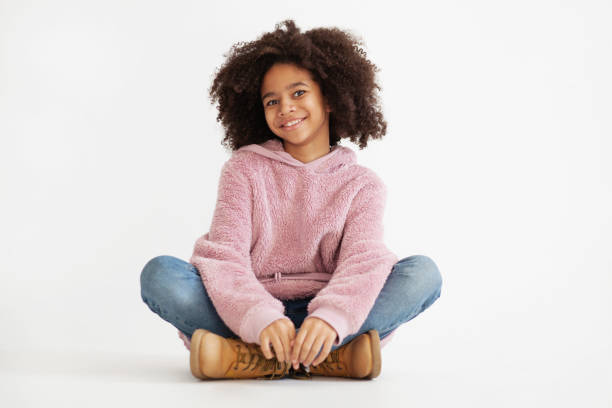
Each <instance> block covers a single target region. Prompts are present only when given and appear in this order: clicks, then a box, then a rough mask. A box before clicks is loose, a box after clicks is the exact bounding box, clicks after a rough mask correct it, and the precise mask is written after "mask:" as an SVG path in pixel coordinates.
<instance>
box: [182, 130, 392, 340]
mask: <svg viewBox="0 0 612 408" xmlns="http://www.w3.org/2000/svg"><path fill="white" fill-rule="evenodd" d="M385 199H386V187H385V185H384V183H383V182H382V180H381V179H380V178H379V177H378V176H377V175H376V174H375V173H374V171H372V170H370V169H368V168H367V167H364V166H361V165H359V164H357V160H356V154H355V152H354V151H353V150H352V149H350V148H348V147H344V146H339V145H338V146H334V147H333V149H332V150H331V151H330V152H329V153H328V154H326V155H325V156H322V157H320V158H318V159H316V160H314V161H311V162H309V163H302V162H300V161H299V160H297V159H295V158H293V157H292V156H291V155H290V154H289V153H287V152H286V151H285V150H284V148H283V144H282V142H281V141H280V140H278V139H270V140H268V141H267V142H264V143H261V144H259V145H258V144H251V145H248V146H243V147H242V148H240V149H238V150H236V151H235V152H233V154H232V156H231V157H230V158H229V159H228V160H227V161H226V162H225V164H224V165H223V168H222V170H221V175H220V180H219V185H218V192H217V203H216V207H215V211H214V214H213V218H212V223H211V226H210V230H209V232H208V233H206V234H204V235H203V236H202V237H200V238H199V239H198V240H197V241H196V243H195V246H194V250H193V255H192V256H191V258H190V260H189V262H190V263H191V264H193V265H194V266H195V267H196V268H197V269H198V271H199V272H200V275H201V277H202V282H203V284H204V286H205V288H206V291H207V292H208V295H209V296H210V299H211V301H212V303H213V305H214V306H215V309H216V310H217V313H218V314H219V316H220V317H221V319H222V320H223V321H224V322H225V324H226V325H227V326H228V327H229V328H230V329H231V330H232V331H233V332H234V333H236V334H238V336H240V338H241V339H242V340H243V341H245V342H247V343H256V344H260V342H259V334H260V333H261V331H262V330H263V329H264V328H265V327H266V326H268V325H269V324H270V323H272V322H274V321H275V320H277V319H282V318H285V319H288V317H286V316H285V314H284V306H283V303H282V302H281V300H280V299H296V298H302V297H306V296H315V295H316V296H315V297H314V298H313V299H312V300H311V301H310V303H309V305H308V316H316V317H318V318H320V319H323V320H325V321H326V322H327V323H328V324H329V325H331V326H332V327H333V328H334V329H335V330H336V333H337V335H338V336H337V338H336V341H335V343H334V344H335V345H339V344H340V343H341V342H342V341H343V339H344V338H345V337H346V336H348V335H350V334H353V333H356V332H357V331H358V330H359V328H360V327H361V325H362V324H363V322H364V321H365V319H366V318H367V316H368V313H369V311H370V309H371V308H372V306H373V305H374V302H375V300H376V298H377V297H378V294H379V292H380V290H381V289H382V287H383V285H384V283H385V281H386V279H387V277H388V276H389V274H390V273H391V268H392V267H393V265H394V264H395V263H396V262H397V261H398V258H397V257H396V256H395V255H394V254H393V253H392V252H391V251H389V250H388V249H387V247H386V246H385V244H384V242H383V222H382V221H383V213H384V207H385ZM389 338H390V336H388V337H387V338H385V340H388V339H389ZM385 343H386V342H385Z"/></svg>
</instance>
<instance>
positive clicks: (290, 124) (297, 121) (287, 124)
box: [283, 119, 302, 126]
mask: <svg viewBox="0 0 612 408" xmlns="http://www.w3.org/2000/svg"><path fill="white" fill-rule="evenodd" d="M301 120H302V119H298V120H294V121H293V122H288V123H285V124H284V125H283V126H293V125H295V124H296V123H299V122H300V121H301Z"/></svg>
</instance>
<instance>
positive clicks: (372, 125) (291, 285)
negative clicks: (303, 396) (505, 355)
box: [140, 20, 442, 378]
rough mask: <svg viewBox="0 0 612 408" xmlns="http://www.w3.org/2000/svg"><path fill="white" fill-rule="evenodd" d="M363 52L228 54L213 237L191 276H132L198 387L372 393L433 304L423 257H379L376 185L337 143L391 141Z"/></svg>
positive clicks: (164, 266) (214, 91) (277, 36)
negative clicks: (332, 388) (308, 376)
mask: <svg viewBox="0 0 612 408" xmlns="http://www.w3.org/2000/svg"><path fill="white" fill-rule="evenodd" d="M361 44H362V43H361V41H359V40H358V39H356V38H355V37H354V36H353V35H351V34H350V33H347V32H344V31H341V30H339V29H337V28H316V29H312V30H310V31H307V32H304V33H302V32H301V31H300V29H299V28H297V27H296V25H295V23H294V22H293V21H292V20H286V21H284V22H282V23H280V24H277V25H276V29H275V31H273V32H269V33H265V34H263V35H261V36H260V37H259V38H258V39H257V40H256V41H253V42H249V43H238V44H235V45H234V46H233V47H232V48H231V50H230V53H229V54H228V55H226V57H227V60H226V62H225V63H224V65H223V66H222V67H221V68H220V69H219V70H218V72H217V73H216V77H215V78H214V81H213V84H212V87H211V89H210V97H211V102H212V103H215V102H216V103H217V104H218V105H217V107H218V111H219V113H218V116H217V120H218V121H219V122H221V124H222V125H223V127H224V129H225V137H224V139H223V142H222V144H223V145H224V146H226V147H229V148H230V149H231V150H232V154H231V157H230V158H229V159H228V160H227V161H226V162H225V164H224V165H223V168H222V170H221V174H220V180H219V185H218V191H217V202H216V207H215V211H214V214H213V217H212V222H211V225H210V229H209V231H208V232H207V233H206V234H204V235H203V236H201V237H200V238H199V239H198V240H197V241H196V243H195V246H194V250H193V255H192V256H191V259H190V260H189V263H187V262H185V261H183V260H180V259H177V258H175V257H171V256H158V257H155V258H153V259H152V260H150V261H149V262H148V263H147V264H146V266H145V267H144V269H143V271H142V273H141V277H140V280H141V288H142V299H143V301H144V302H145V303H146V304H147V305H148V306H149V308H150V309H151V310H152V311H154V312H155V313H157V314H158V315H159V316H160V317H161V318H163V319H164V320H166V321H168V322H169V323H171V324H172V325H173V326H175V327H176V328H177V329H178V330H179V337H181V338H182V339H183V341H184V343H185V346H186V347H187V348H188V349H190V350H191V369H192V373H193V374H194V375H195V376H196V377H198V378H210V377H216V378H219V377H225V378H247V377H248V378H253V377H263V376H268V374H270V373H271V374H272V377H274V376H275V375H276V374H278V373H279V372H280V373H281V374H288V373H293V374H295V373H298V372H300V370H301V372H302V373H303V372H305V371H308V370H309V371H310V373H313V372H314V373H316V374H322V375H343V376H349V377H367V378H373V377H375V376H377V375H378V372H379V371H380V369H379V368H380V358H379V357H377V356H379V353H380V351H379V348H380V347H381V346H384V345H385V344H386V342H388V341H389V339H390V338H391V335H392V334H393V333H394V331H395V329H397V327H398V326H400V325H401V324H402V323H405V322H407V321H409V320H411V319H412V318H414V317H415V316H416V315H418V314H419V313H421V312H422V311H423V310H425V309H427V308H428V307H429V306H430V305H431V304H432V303H433V302H434V301H435V300H436V299H437V298H438V297H439V296H440V290H441V285H442V280H441V276H440V273H439V271H438V268H437V267H436V265H435V263H434V262H433V261H432V260H431V259H430V258H428V257H426V256H422V255H417V256H410V257H407V258H403V259H401V260H399V259H398V257H397V256H396V255H394V254H393V253H392V252H390V251H389V250H388V249H387V247H386V246H385V244H384V242H383V223H382V221H383V213H384V206H385V199H386V187H385V184H384V183H383V181H382V180H381V179H380V178H379V177H378V176H377V174H376V173H375V172H374V171H372V170H371V169H369V168H367V167H364V166H362V165H359V164H357V160H356V154H355V152H354V151H353V150H352V149H350V148H348V147H345V146H341V145H339V144H338V143H339V142H340V140H341V139H349V140H351V141H352V142H354V143H356V144H358V145H359V148H360V149H363V148H364V147H366V146H367V144H368V142H369V140H370V139H380V138H382V136H384V135H385V133H386V122H385V120H384V118H383V115H382V112H381V108H380V106H379V103H378V100H377V94H376V91H377V89H380V87H379V86H378V85H377V84H376V82H375V72H376V71H377V70H378V68H377V67H376V66H375V65H373V64H372V63H371V62H370V61H369V60H368V59H367V58H366V54H365V52H364V51H363V50H362V48H360V45H361ZM296 328H299V330H298V331H297V333H296ZM196 335H197V336H196ZM194 339H195V340H197V341H194ZM379 339H380V340H381V342H380V343H379V342H378V341H379ZM196 343H197V344H196ZM340 351H342V353H341V352H340ZM257 356H260V357H261V358H259V359H258V358H257ZM377 358H378V361H377ZM264 360H270V361H272V364H268V365H266V364H265V361H264ZM254 361H255V362H254ZM300 364H301V366H300ZM376 364H378V369H377V368H376V367H375V366H376ZM319 365H320V366H319ZM359 365H362V366H363V367H365V369H364V370H365V371H363V372H362V373H361V374H359V375H357V374H356V372H357V371H359V369H358V368H356V367H357V366H359ZM351 367H352V368H351ZM363 367H362V368H363ZM317 369H320V370H319V372H317ZM232 370H234V371H232ZM266 370H267V371H266ZM270 370H272V371H270ZM356 370H357V371H356ZM230 371H232V373H234V374H232V373H230ZM239 371H240V372H243V375H242V376H240V375H239V374H236V373H237V372H239ZM245 371H248V372H249V373H250V376H247V374H244V372H245ZM214 373H216V374H214ZM267 378H271V377H269V376H268V377H267Z"/></svg>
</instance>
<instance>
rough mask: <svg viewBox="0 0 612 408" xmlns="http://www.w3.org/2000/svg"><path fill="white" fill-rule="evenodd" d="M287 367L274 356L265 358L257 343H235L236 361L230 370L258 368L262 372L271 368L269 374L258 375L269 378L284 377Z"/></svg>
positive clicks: (252, 369) (287, 365) (253, 369)
mask: <svg viewBox="0 0 612 408" xmlns="http://www.w3.org/2000/svg"><path fill="white" fill-rule="evenodd" d="M288 367H289V364H288V363H285V362H279V361H278V360H277V359H276V358H271V359H270V360H268V359H266V357H265V356H264V355H263V353H262V352H261V349H260V348H259V346H258V345H257V344H250V343H237V344H236V361H235V362H234V365H233V367H232V370H235V371H238V370H240V371H255V370H257V369H260V370H261V371H264V372H267V371H270V370H272V373H271V374H267V375H264V376H261V377H258V378H262V379H270V380H271V379H274V378H281V377H284V376H285V375H286V374H287V373H288V371H289V370H288Z"/></svg>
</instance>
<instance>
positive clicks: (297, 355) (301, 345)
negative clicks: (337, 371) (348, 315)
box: [291, 317, 338, 369]
mask: <svg viewBox="0 0 612 408" xmlns="http://www.w3.org/2000/svg"><path fill="white" fill-rule="evenodd" d="M337 335H338V334H337V333H336V330H334V328H333V327H331V326H330V325H329V324H327V322H325V321H324V320H322V319H319V318H318V317H307V318H306V319H305V320H304V322H303V323H302V326H300V329H299V331H298V334H297V336H296V337H295V339H293V341H292V344H291V347H292V350H291V361H292V363H293V368H294V369H297V368H298V364H299V363H302V364H303V365H305V366H310V364H313V365H315V366H316V365H318V364H320V363H321V362H323V361H325V359H326V358H327V355H328V354H329V352H330V351H331V348H332V345H333V344H334V341H335V340H336V337H337ZM321 346H323V350H321ZM319 350H321V353H320V354H319V357H318V358H317V359H316V360H315V361H314V362H313V360H314V358H315V357H316V356H317V353H319Z"/></svg>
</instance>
